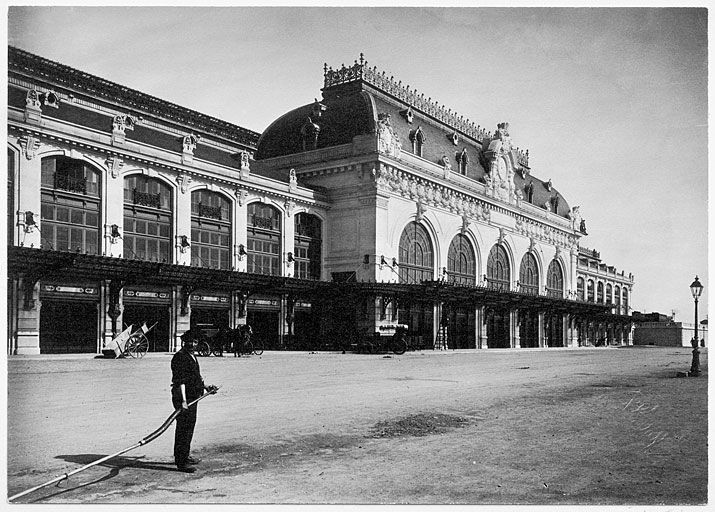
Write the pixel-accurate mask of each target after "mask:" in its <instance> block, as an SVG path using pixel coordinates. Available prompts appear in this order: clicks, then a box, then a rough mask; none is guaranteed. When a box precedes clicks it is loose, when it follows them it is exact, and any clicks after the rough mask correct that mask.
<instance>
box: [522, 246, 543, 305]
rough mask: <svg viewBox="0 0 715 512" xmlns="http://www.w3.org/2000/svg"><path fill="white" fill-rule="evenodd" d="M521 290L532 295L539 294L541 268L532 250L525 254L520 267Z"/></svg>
mask: <svg viewBox="0 0 715 512" xmlns="http://www.w3.org/2000/svg"><path fill="white" fill-rule="evenodd" d="M519 291H520V292H522V293H528V294H531V295H538V294H539V268H538V266H537V265H536V258H534V255H533V254H531V253H530V252H527V253H526V254H524V257H523V258H522V259H521V266H520V267H519Z"/></svg>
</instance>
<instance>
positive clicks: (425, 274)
mask: <svg viewBox="0 0 715 512" xmlns="http://www.w3.org/2000/svg"><path fill="white" fill-rule="evenodd" d="M399 268H400V282H402V283H411V284H416V283H421V282H422V281H431V280H432V279H434V254H433V251H432V243H431V242H430V238H429V234H428V233H427V230H426V229H425V228H424V227H423V226H421V225H420V224H418V223H417V222H410V223H409V224H408V225H407V227H405V229H404V231H403V232H402V236H400V252H399Z"/></svg>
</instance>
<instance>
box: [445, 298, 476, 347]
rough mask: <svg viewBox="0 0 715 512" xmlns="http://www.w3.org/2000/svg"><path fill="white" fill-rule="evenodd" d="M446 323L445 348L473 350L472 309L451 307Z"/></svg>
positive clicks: (474, 331) (474, 324) (474, 342)
mask: <svg viewBox="0 0 715 512" xmlns="http://www.w3.org/2000/svg"><path fill="white" fill-rule="evenodd" d="M448 318H449V320H448V323H447V347H448V348H451V349H456V348H475V347H476V346H477V341H476V339H477V338H476V313H475V311H474V308H467V307H452V308H450V310H449V316H448Z"/></svg>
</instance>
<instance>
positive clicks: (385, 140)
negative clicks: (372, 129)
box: [377, 112, 402, 158]
mask: <svg viewBox="0 0 715 512" xmlns="http://www.w3.org/2000/svg"><path fill="white" fill-rule="evenodd" d="M377 137H378V142H377V149H378V151H379V152H380V153H384V154H386V155H388V156H391V157H394V158H399V157H400V152H401V150H402V146H401V145H400V138H399V137H398V136H397V133H395V131H394V130H393V129H392V124H391V123H390V114H387V113H384V112H381V113H380V114H378V116H377Z"/></svg>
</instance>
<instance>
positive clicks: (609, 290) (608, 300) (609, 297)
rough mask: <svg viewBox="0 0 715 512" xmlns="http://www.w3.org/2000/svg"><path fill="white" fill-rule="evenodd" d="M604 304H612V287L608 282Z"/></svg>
mask: <svg viewBox="0 0 715 512" xmlns="http://www.w3.org/2000/svg"><path fill="white" fill-rule="evenodd" d="M606 304H613V287H612V286H611V285H610V284H607V285H606Z"/></svg>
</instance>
